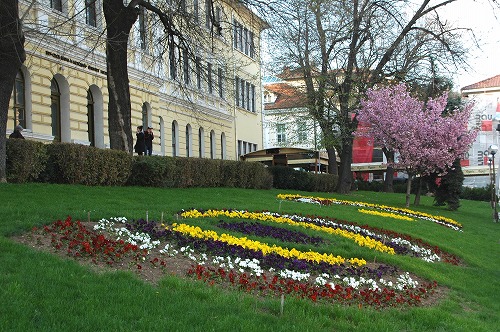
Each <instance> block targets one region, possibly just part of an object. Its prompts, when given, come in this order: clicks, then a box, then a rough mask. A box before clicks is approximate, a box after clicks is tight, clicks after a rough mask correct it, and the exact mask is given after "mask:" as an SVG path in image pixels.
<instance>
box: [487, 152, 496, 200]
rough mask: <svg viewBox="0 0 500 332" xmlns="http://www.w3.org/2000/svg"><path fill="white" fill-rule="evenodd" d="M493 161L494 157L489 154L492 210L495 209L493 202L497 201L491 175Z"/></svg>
mask: <svg viewBox="0 0 500 332" xmlns="http://www.w3.org/2000/svg"><path fill="white" fill-rule="evenodd" d="M492 160H493V156H492V155H491V154H488V168H489V175H490V191H491V197H490V204H491V208H492V209H493V206H494V205H493V202H494V201H495V192H494V190H493V183H494V182H493V174H492V173H491V161H492Z"/></svg>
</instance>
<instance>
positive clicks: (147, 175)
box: [127, 156, 176, 187]
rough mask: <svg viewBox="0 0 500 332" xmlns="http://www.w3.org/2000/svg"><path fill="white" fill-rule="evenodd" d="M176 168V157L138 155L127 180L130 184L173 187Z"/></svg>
mask: <svg viewBox="0 0 500 332" xmlns="http://www.w3.org/2000/svg"><path fill="white" fill-rule="evenodd" d="M175 168H176V165H175V161H174V158H172V157H160V156H148V157H147V158H145V157H143V156H136V157H134V158H133V163H132V170H131V174H130V177H129V179H128V181H127V185H129V186H142V187H173V186H174V182H175V173H174V170H175Z"/></svg>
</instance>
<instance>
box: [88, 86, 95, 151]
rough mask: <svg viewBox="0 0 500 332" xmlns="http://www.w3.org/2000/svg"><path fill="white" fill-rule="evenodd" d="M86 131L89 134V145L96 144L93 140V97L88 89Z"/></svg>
mask: <svg viewBox="0 0 500 332" xmlns="http://www.w3.org/2000/svg"><path fill="white" fill-rule="evenodd" d="M87 119H88V120H87V131H88V134H89V142H90V146H96V145H95V142H96V139H95V120H94V119H95V111H94V97H93V96H92V92H90V90H88V91H87Z"/></svg>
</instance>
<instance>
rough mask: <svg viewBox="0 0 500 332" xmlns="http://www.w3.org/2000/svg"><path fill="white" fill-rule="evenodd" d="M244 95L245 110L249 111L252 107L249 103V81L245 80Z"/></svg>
mask: <svg viewBox="0 0 500 332" xmlns="http://www.w3.org/2000/svg"><path fill="white" fill-rule="evenodd" d="M245 88H246V90H245V97H246V102H245V103H246V105H247V111H250V110H251V109H252V108H251V105H250V83H248V82H245Z"/></svg>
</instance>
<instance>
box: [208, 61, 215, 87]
mask: <svg viewBox="0 0 500 332" xmlns="http://www.w3.org/2000/svg"><path fill="white" fill-rule="evenodd" d="M207 84H208V93H210V94H211V93H213V92H214V86H213V77H212V64H211V63H210V62H209V63H207Z"/></svg>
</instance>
